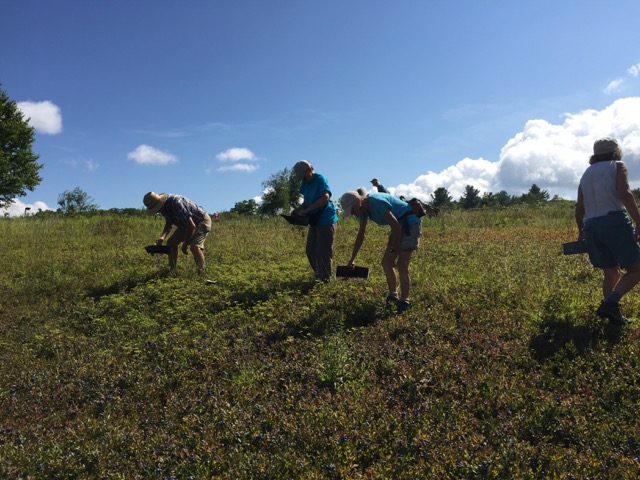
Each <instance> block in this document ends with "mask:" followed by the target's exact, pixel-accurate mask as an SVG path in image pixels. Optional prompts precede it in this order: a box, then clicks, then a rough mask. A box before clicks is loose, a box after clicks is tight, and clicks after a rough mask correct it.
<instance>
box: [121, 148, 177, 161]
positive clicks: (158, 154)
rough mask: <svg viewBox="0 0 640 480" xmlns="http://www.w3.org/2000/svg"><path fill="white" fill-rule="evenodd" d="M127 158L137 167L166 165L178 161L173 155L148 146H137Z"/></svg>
mask: <svg viewBox="0 0 640 480" xmlns="http://www.w3.org/2000/svg"><path fill="white" fill-rule="evenodd" d="M127 158H128V159H129V160H133V161H134V162H135V163H137V164H138V165H168V164H170V163H176V162H177V161H178V159H177V158H176V157H175V156H174V155H171V154H170V153H167V152H163V151H162V150H158V149H157V148H154V147H151V146H149V145H140V146H138V147H137V148H136V149H135V150H134V151H133V152H130V153H129V154H128V155H127Z"/></svg>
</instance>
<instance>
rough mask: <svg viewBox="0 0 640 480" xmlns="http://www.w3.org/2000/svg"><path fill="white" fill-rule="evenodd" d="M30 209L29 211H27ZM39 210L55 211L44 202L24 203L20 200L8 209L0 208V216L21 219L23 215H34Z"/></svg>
mask: <svg viewBox="0 0 640 480" xmlns="http://www.w3.org/2000/svg"><path fill="white" fill-rule="evenodd" d="M27 209H28V210H27ZM39 210H42V211H43V212H44V211H45V210H53V209H51V208H49V207H48V206H47V204H46V203H44V202H40V201H37V202H34V203H24V202H21V201H20V200H14V201H13V203H12V204H11V205H9V206H8V207H6V208H0V216H5V215H9V216H10V217H21V216H23V215H33V214H35V213H38V211H39Z"/></svg>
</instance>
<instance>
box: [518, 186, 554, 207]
mask: <svg viewBox="0 0 640 480" xmlns="http://www.w3.org/2000/svg"><path fill="white" fill-rule="evenodd" d="M548 200H549V192H547V191H546V190H542V189H541V188H540V187H539V186H538V185H536V184H535V183H534V184H533V185H531V188H530V189H529V191H528V192H527V193H525V194H523V195H522V196H521V197H520V201H521V202H523V203H529V204H535V203H546V202H547V201H548Z"/></svg>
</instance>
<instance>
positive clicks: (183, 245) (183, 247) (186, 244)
mask: <svg viewBox="0 0 640 480" xmlns="http://www.w3.org/2000/svg"><path fill="white" fill-rule="evenodd" d="M188 246H189V244H188V243H187V242H182V253H184V254H185V255H186V254H187V247H188Z"/></svg>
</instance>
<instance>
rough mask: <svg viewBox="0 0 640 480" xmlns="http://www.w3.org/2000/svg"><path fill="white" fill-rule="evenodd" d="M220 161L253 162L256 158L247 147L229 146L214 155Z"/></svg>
mask: <svg viewBox="0 0 640 480" xmlns="http://www.w3.org/2000/svg"><path fill="white" fill-rule="evenodd" d="M216 158H217V159H218V160H220V161H221V162H240V161H245V162H246V161H248V162H254V161H256V160H257V159H258V157H256V156H255V154H254V153H253V152H252V151H251V150H249V149H248V148H230V149H228V150H225V151H224V152H220V153H219V154H217V155H216Z"/></svg>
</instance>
